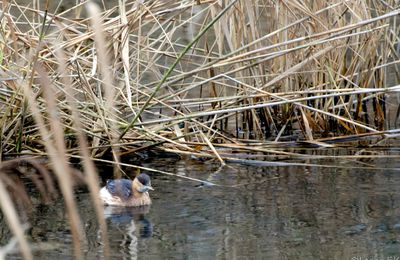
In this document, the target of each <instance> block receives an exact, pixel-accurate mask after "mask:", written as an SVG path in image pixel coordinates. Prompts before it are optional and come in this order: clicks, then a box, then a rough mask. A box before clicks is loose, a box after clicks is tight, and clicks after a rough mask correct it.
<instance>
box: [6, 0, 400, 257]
mask: <svg viewBox="0 0 400 260" xmlns="http://www.w3.org/2000/svg"><path fill="white" fill-rule="evenodd" d="M49 3H50V2H49V1H48V2H46V3H40V2H36V1H34V2H32V3H31V2H29V3H27V4H25V5H24V4H18V3H17V2H16V1H3V2H1V8H2V11H1V15H0V22H1V24H0V78H1V80H0V131H1V139H0V145H1V151H2V152H1V155H0V156H1V158H0V159H1V160H3V159H4V158H5V157H7V158H8V157H15V156H20V155H31V156H46V157H48V158H49V160H50V163H51V166H52V171H53V172H54V173H55V176H56V179H57V182H59V183H60V184H62V185H60V188H61V192H62V195H63V196H64V197H65V198H66V204H67V207H68V209H69V211H68V212H69V219H70V224H71V227H73V228H72V229H71V231H72V233H73V234H74V236H75V237H77V238H79V239H75V240H74V241H75V245H74V246H75V247H74V248H75V255H76V257H77V258H82V255H81V253H80V248H81V245H80V243H79V241H80V239H82V236H83V235H82V234H81V233H80V231H79V230H80V225H81V224H80V220H79V216H78V213H77V212H76V211H75V208H76V207H75V205H74V200H73V193H72V192H71V189H70V187H72V184H71V183H70V182H71V179H70V178H71V177H70V175H69V174H65V173H66V172H71V171H72V170H71V168H70V165H69V164H68V161H69V160H70V158H76V157H77V158H80V159H81V160H82V164H83V165H84V174H83V176H84V177H83V178H84V179H85V181H86V182H87V183H88V185H89V187H90V190H91V192H92V194H94V195H93V201H94V203H95V205H96V209H97V212H98V214H99V216H101V211H102V209H101V205H100V204H99V202H98V201H97V200H96V198H95V194H97V191H98V180H97V178H98V177H97V174H96V171H95V167H94V165H93V161H95V160H103V158H105V157H110V155H112V160H110V161H109V162H110V163H113V164H115V165H117V166H118V165H122V164H123V163H121V162H120V157H121V156H135V154H138V153H143V152H147V151H150V150H154V149H157V150H161V151H164V152H172V153H176V154H180V155H182V156H193V157H194V158H210V159H215V160H218V161H219V162H220V163H221V164H222V165H224V164H225V163H226V162H239V163H243V162H246V163H247V162H249V161H253V162H255V161H258V160H259V158H262V161H265V160H267V161H269V160H275V159H277V158H278V159H282V158H307V155H305V154H303V153H301V152H299V151H297V150H296V148H298V147H299V148H302V149H303V148H304V147H314V148H315V147H318V148H332V147H339V146H343V145H350V146H351V145H358V146H359V145H360V144H364V143H367V145H366V146H368V147H374V145H382V143H383V142H387V141H389V142H390V141H391V140H394V139H395V138H396V137H397V136H398V135H399V132H400V130H399V129H397V126H398V122H397V118H398V117H399V115H400V107H399V105H398V100H397V95H398V92H399V91H400V86H399V85H397V81H398V77H399V72H398V63H399V58H398V55H399V48H398V46H399V44H398V35H399V26H398V18H399V14H400V9H399V6H398V3H397V1H394V0H388V1H374V0H370V1H270V0H253V1H246V0H230V1H228V0H220V1H213V0H198V1H168V0H163V1H157V0H153V1H124V0H120V1H118V2H117V1H116V2H115V4H113V3H107V6H100V8H98V7H96V6H95V5H93V4H90V3H89V2H88V1H80V2H79V4H77V5H74V6H68V5H67V3H66V2H63V1H61V2H60V3H57V5H55V6H51V5H50V4H49ZM358 152H359V153H355V154H351V155H346V156H349V157H351V156H356V157H357V156H361V157H362V156H363V152H362V151H358ZM249 154H253V155H254V156H251V155H249ZM241 155H243V157H241ZM366 156H367V157H369V158H370V157H373V156H375V155H366ZM327 157H328V156H327ZM356 157H353V158H356ZM361 157H357V158H361ZM243 158H245V159H246V160H244V159H243ZM249 158H250V159H249ZM396 158H397V157H396ZM139 168H140V167H139ZM115 172H116V176H117V177H118V174H119V172H120V171H119V169H118V167H117V168H116V171H115ZM4 189H5V188H4V187H2V186H0V192H3V191H4ZM2 207H3V209H4V207H6V208H7V207H8V208H13V206H12V205H6V204H3V203H2ZM10 214H11V215H10V216H9V219H10V220H11V219H13V218H14V217H13V216H14V215H15V214H14V213H13V212H12V211H10ZM13 214H14V215H13ZM99 222H100V223H101V225H102V232H103V233H104V234H106V228H105V223H104V220H102V218H101V217H100V218H99ZM9 224H10V225H12V226H15V227H16V228H15V229H14V230H13V231H14V234H15V235H16V239H18V241H19V245H20V248H21V250H23V252H24V257H25V258H26V259H29V258H30V257H31V255H30V253H29V250H28V249H27V244H26V242H24V241H23V236H22V235H21V234H22V233H21V232H23V231H22V230H21V228H19V229H18V228H17V227H18V223H12V222H10V223H9ZM104 243H105V244H106V242H104Z"/></svg>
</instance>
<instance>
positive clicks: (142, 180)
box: [132, 173, 154, 193]
mask: <svg viewBox="0 0 400 260" xmlns="http://www.w3.org/2000/svg"><path fill="white" fill-rule="evenodd" d="M132 185H133V188H134V189H136V190H137V191H138V192H140V193H143V192H147V191H149V190H154V189H153V187H151V181H150V177H149V175H147V174H145V173H142V174H140V175H139V176H137V177H136V178H135V179H134V180H133V184H132Z"/></svg>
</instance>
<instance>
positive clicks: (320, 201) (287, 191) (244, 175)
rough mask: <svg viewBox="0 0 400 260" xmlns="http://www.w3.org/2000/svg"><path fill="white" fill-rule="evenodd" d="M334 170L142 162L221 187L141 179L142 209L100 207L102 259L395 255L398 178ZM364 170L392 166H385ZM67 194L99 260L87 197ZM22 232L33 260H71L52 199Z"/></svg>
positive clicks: (87, 247) (89, 254)
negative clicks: (147, 188)
mask: <svg viewBox="0 0 400 260" xmlns="http://www.w3.org/2000/svg"><path fill="white" fill-rule="evenodd" d="M335 163H336V164H339V165H340V166H341V168H321V167H318V168H317V167H304V166H296V167H294V166H293V167H255V166H241V165H233V164H231V165H229V166H227V167H224V168H222V169H218V164H217V163H215V162H204V163H203V162H196V161H193V160H179V161H177V160H174V159H156V160H153V161H152V162H151V163H147V164H143V166H147V167H152V168H156V169H160V170H164V171H169V172H173V173H176V174H179V175H186V176H191V177H194V178H199V179H203V180H208V181H211V182H214V183H218V184H221V185H224V187H217V186H212V187H206V186H199V185H198V183H195V182H191V181H188V180H184V179H179V178H176V177H170V176H164V175H160V174H151V173H150V175H151V177H152V180H153V181H152V184H153V186H154V188H155V191H154V192H152V193H151V195H152V199H153V205H152V206H151V208H147V209H146V208H144V209H127V208H125V209H121V208H106V218H107V224H108V228H109V235H110V243H111V253H112V259H136V258H138V259H367V258H368V259H396V258H395V257H400V239H399V237H400V191H399V187H400V171H397V170H396V169H393V170H386V171H383V170H370V171H365V170H357V169H354V168H342V167H351V166H357V164H356V163H345V162H343V163H341V162H338V161H336V162H335ZM367 163H368V164H376V163H379V165H384V166H385V167H392V168H395V167H398V166H399V164H398V163H397V162H396V160H394V159H381V160H380V161H371V162H367ZM324 164H326V165H331V164H332V162H328V161H327V162H325V163H324ZM77 196H78V206H79V210H80V213H81V216H82V219H83V220H84V224H85V232H86V236H87V239H86V241H85V242H84V251H85V258H86V259H99V258H100V256H99V255H100V254H101V252H102V251H103V246H102V245H101V243H100V239H99V236H100V232H99V230H98V225H97V221H96V216H95V214H94V211H93V209H92V207H91V202H90V197H89V194H88V193H87V192H80V193H79V194H78V195H77ZM3 223H4V222H3ZM31 225H32V227H31V229H30V230H29V236H30V237H31V241H32V242H33V243H34V244H36V247H37V248H36V249H35V251H34V254H35V259H72V258H73V256H72V255H71V254H72V249H71V248H72V239H71V235H70V232H69V228H68V224H67V223H66V221H65V210H64V208H63V203H62V201H59V202H57V203H55V204H54V205H51V206H43V207H42V208H40V209H37V213H36V214H35V216H34V217H33V219H32V222H31ZM2 226H3V228H1V232H2V233H5V231H4V225H2ZM4 243H5V241H4V240H3V239H2V244H4ZM355 257H357V258H355ZM389 257H392V258H389ZM393 257H394V258H393ZM10 258H11V259H12V258H19V257H18V256H17V255H15V256H13V257H10Z"/></svg>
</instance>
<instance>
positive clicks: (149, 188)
mask: <svg viewBox="0 0 400 260" xmlns="http://www.w3.org/2000/svg"><path fill="white" fill-rule="evenodd" d="M149 190H154V189H153V187H151V186H146V185H143V187H141V188H140V190H139V192H147V191H149Z"/></svg>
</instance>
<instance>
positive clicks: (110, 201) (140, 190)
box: [100, 173, 154, 207]
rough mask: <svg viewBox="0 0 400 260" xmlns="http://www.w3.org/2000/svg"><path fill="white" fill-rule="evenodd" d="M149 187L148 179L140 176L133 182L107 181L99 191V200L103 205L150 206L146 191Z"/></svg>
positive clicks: (124, 180)
mask: <svg viewBox="0 0 400 260" xmlns="http://www.w3.org/2000/svg"><path fill="white" fill-rule="evenodd" d="M149 190H154V189H153V188H152V187H151V182H150V177H149V176H148V175H147V174H144V173H142V174H140V175H139V176H137V177H136V178H135V179H134V180H133V181H131V180H127V179H118V180H108V181H107V184H106V186H105V187H103V188H102V189H101V190H100V199H101V200H102V201H103V203H104V204H105V205H110V206H123V207H136V206H144V205H150V204H151V199H150V196H149V193H148V191H149Z"/></svg>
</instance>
